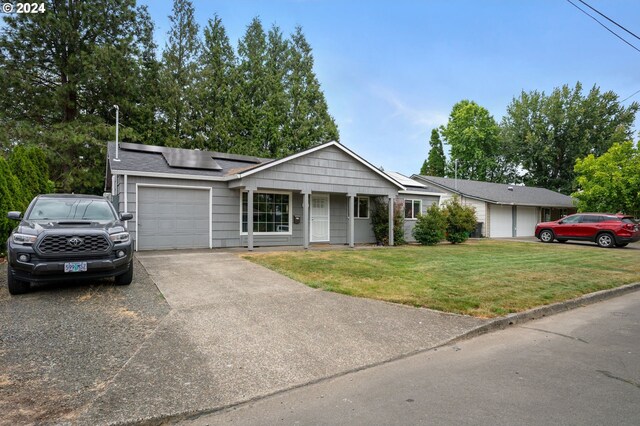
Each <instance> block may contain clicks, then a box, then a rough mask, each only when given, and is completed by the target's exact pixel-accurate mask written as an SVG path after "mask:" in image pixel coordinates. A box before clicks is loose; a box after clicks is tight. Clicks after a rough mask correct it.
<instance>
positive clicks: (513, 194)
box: [411, 175, 574, 207]
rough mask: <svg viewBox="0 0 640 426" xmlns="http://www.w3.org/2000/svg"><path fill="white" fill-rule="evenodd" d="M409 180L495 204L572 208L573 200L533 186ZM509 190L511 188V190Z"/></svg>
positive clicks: (433, 178)
mask: <svg viewBox="0 0 640 426" xmlns="http://www.w3.org/2000/svg"><path fill="white" fill-rule="evenodd" d="M411 178H412V179H415V180H417V181H419V182H422V183H427V184H433V185H437V186H440V187H442V188H444V189H446V190H448V191H451V192H455V193H459V194H461V195H464V196H467V197H471V198H477V199H480V200H484V201H489V202H492V203H496V204H513V205H522V206H539V207H574V202H573V198H571V197H569V196H567V195H564V194H560V193H559V192H555V191H551V190H549V189H545V188H537V187H534V186H518V185H508V184H504V183H492V182H480V181H475V180H465V179H457V183H456V179H451V178H443V177H436V176H422V175H413V176H411ZM456 188H457V189H456ZM509 188H511V190H510V189H509Z"/></svg>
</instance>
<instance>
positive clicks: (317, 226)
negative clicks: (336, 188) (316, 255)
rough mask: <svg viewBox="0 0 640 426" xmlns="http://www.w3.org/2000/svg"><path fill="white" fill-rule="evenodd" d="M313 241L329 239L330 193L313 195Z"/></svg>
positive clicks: (311, 230)
mask: <svg viewBox="0 0 640 426" xmlns="http://www.w3.org/2000/svg"><path fill="white" fill-rule="evenodd" d="M310 232H311V242H320V241H324V242H327V241H329V195H328V194H312V195H311V229H310Z"/></svg>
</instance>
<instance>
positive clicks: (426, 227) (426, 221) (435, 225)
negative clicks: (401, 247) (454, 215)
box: [413, 203, 447, 246]
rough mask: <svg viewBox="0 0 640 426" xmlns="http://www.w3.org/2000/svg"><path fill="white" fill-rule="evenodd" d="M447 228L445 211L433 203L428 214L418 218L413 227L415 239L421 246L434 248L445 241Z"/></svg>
mask: <svg viewBox="0 0 640 426" xmlns="http://www.w3.org/2000/svg"><path fill="white" fill-rule="evenodd" d="M446 228H447V217H446V214H445V212H444V210H442V209H441V208H440V206H438V204H437V203H433V204H432V205H431V206H430V207H429V208H428V209H427V212H426V214H424V215H419V216H418V220H417V221H416V224H415V226H414V227H413V237H414V238H415V239H416V241H417V242H419V243H420V244H423V245H426V246H434V245H436V244H438V243H439V242H440V241H442V240H444V238H445V230H446Z"/></svg>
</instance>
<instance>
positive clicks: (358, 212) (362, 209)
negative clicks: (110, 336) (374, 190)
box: [353, 197, 369, 219]
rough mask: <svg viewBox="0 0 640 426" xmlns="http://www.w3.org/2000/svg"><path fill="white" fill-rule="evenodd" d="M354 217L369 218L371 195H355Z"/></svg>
mask: <svg viewBox="0 0 640 426" xmlns="http://www.w3.org/2000/svg"><path fill="white" fill-rule="evenodd" d="M353 217H355V218H358V219H369V197H354V199H353Z"/></svg>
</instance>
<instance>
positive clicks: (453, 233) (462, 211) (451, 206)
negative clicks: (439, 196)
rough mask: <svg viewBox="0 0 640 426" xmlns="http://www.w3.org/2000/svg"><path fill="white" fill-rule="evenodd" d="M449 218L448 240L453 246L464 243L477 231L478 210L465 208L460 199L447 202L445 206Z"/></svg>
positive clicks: (454, 198)
mask: <svg viewBox="0 0 640 426" xmlns="http://www.w3.org/2000/svg"><path fill="white" fill-rule="evenodd" d="M443 210H444V211H445V215H446V218H447V228H446V237H445V238H446V239H447V241H449V242H450V243H451V244H457V243H463V242H465V241H467V240H468V239H469V234H471V233H472V232H473V231H474V230H475V229H476V222H477V221H478V220H477V218H476V209H475V207H473V206H463V205H462V204H460V200H459V199H458V197H453V198H452V199H450V200H448V201H446V202H445V203H444V206H443Z"/></svg>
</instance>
